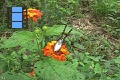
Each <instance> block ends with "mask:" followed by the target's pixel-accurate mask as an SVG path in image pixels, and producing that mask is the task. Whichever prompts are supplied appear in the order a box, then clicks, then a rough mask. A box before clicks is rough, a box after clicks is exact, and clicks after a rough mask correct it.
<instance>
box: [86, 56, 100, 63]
mask: <svg viewBox="0 0 120 80" xmlns="http://www.w3.org/2000/svg"><path fill="white" fill-rule="evenodd" d="M87 57H88V58H90V59H92V60H94V61H97V62H98V61H99V59H100V57H94V56H87Z"/></svg>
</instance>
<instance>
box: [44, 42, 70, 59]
mask: <svg viewBox="0 0 120 80" xmlns="http://www.w3.org/2000/svg"><path fill="white" fill-rule="evenodd" d="M56 42H57V41H51V42H48V43H47V45H46V47H45V48H43V49H42V51H43V52H44V56H51V57H52V58H53V59H56V60H59V61H64V60H66V57H65V55H66V54H68V53H69V52H68V50H67V48H66V45H65V44H63V45H62V46H61V48H60V50H58V51H56V52H54V50H53V49H54V45H55V43H56Z"/></svg>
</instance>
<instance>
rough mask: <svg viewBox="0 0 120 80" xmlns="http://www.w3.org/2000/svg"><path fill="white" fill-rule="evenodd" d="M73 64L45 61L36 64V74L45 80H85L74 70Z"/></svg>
mask: <svg viewBox="0 0 120 80" xmlns="http://www.w3.org/2000/svg"><path fill="white" fill-rule="evenodd" d="M71 65H72V63H70V62H67V61H64V62H63V61H56V60H52V59H44V60H42V61H38V62H36V63H35V65H34V66H35V67H36V68H35V72H36V74H37V75H39V76H41V77H42V78H43V79H44V80H85V76H84V75H83V74H81V73H80V72H79V71H77V70H76V69H74V68H72V66H71Z"/></svg>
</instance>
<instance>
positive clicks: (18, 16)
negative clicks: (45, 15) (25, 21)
mask: <svg viewBox="0 0 120 80" xmlns="http://www.w3.org/2000/svg"><path fill="white" fill-rule="evenodd" d="M12 21H22V13H12Z"/></svg>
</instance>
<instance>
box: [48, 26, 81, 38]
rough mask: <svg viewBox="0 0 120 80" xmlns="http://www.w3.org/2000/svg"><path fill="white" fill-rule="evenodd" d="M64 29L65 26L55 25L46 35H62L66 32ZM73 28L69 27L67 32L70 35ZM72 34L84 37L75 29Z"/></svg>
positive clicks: (49, 28)
mask: <svg viewBox="0 0 120 80" xmlns="http://www.w3.org/2000/svg"><path fill="white" fill-rule="evenodd" d="M64 27H65V25H54V26H53V27H48V29H47V30H46V34H47V35H60V34H61V33H62V31H63V30H64ZM71 28H72V27H67V28H66V30H65V32H66V33H68V32H69V30H70V29H71ZM70 34H79V35H81V36H83V34H82V33H80V32H79V31H76V30H75V29H73V30H72V32H71V33H70Z"/></svg>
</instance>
